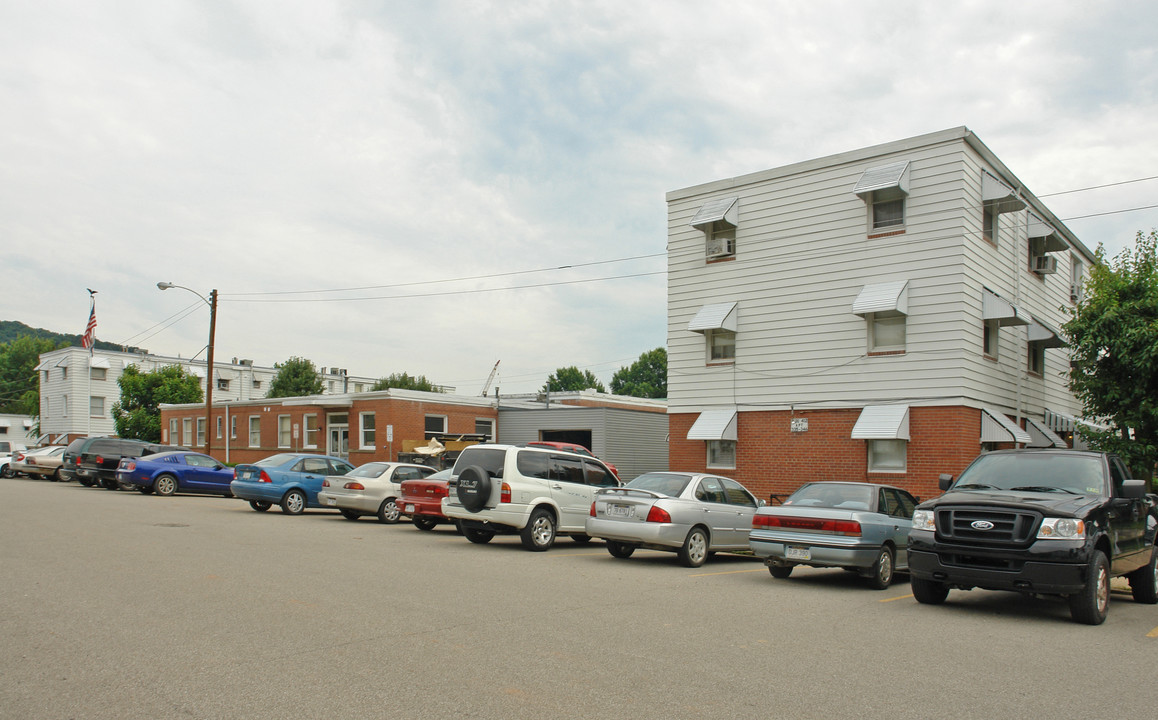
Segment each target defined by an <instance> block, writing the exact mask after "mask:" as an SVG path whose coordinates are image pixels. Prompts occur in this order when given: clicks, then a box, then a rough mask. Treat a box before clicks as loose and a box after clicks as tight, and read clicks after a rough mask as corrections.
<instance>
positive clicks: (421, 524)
mask: <svg viewBox="0 0 1158 720" xmlns="http://www.w3.org/2000/svg"><path fill="white" fill-rule="evenodd" d="M410 522H412V523H414V527H416V528H418V529H419V530H426V531H430V530H433V529H434V528H435V527H436V526H437V525H438V521H437V520H435V519H434V518H428V517H425V516H423V515H415V516H414V517H413V518H411V519H410Z"/></svg>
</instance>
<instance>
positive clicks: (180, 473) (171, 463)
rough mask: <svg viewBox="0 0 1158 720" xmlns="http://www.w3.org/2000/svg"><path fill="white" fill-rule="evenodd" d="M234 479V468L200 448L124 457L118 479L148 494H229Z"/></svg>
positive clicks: (121, 484) (127, 487) (123, 484)
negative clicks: (193, 450) (199, 451)
mask: <svg viewBox="0 0 1158 720" xmlns="http://www.w3.org/2000/svg"><path fill="white" fill-rule="evenodd" d="M232 480H233V470H232V469H231V468H227V467H225V466H224V465H222V464H221V463H219V462H217V461H216V460H214V459H213V458H211V457H209V456H208V455H202V454H201V453H197V452H188V451H176V452H163V453H156V454H154V455H145V456H144V457H139V458H121V462H120V464H119V465H118V466H117V483H118V484H119V485H120V486H121V487H123V488H126V489H130V490H131V489H134V488H135V489H137V490H140V491H141V492H143V493H145V494H146V495H148V494H150V493H154V492H155V493H157V494H158V495H172V494H173V493H177V492H190V493H210V494H213V495H224V496H225V497H230V496H231V495H232V493H231V492H230V490H229V483H230V481H232Z"/></svg>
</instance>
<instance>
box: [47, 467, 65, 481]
mask: <svg viewBox="0 0 1158 720" xmlns="http://www.w3.org/2000/svg"><path fill="white" fill-rule="evenodd" d="M48 479H49V481H50V482H61V481H62V480H64V476H63V475H61V474H60V468H57V469H55V470H53V471H52V474H51V475H49V476H48Z"/></svg>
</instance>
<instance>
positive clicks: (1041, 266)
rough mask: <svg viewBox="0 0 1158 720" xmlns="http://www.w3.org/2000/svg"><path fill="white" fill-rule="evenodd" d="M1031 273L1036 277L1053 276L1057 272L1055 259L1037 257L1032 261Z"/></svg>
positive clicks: (1051, 257)
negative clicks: (1035, 274) (1036, 275)
mask: <svg viewBox="0 0 1158 720" xmlns="http://www.w3.org/2000/svg"><path fill="white" fill-rule="evenodd" d="M1033 271H1034V272H1035V273H1037V274H1038V275H1053V274H1054V273H1056V272H1057V258H1055V257H1053V256H1051V255H1038V256H1037V257H1035V258H1034V259H1033Z"/></svg>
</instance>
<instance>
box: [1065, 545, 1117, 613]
mask: <svg viewBox="0 0 1158 720" xmlns="http://www.w3.org/2000/svg"><path fill="white" fill-rule="evenodd" d="M1069 601H1070V617H1071V618H1073V620H1074V622H1079V623H1082V624H1083V625H1101V624H1102V623H1103V622H1105V621H1106V614H1107V613H1108V612H1109V610H1110V563H1109V562H1108V561H1107V560H1106V555H1105V554H1104V553H1103V552H1102V551H1101V550H1095V551H1094V555H1093V557H1091V558H1090V564H1089V565H1088V567H1087V570H1086V586H1085V587H1084V588H1082V589H1081V591H1079V592H1076V593H1074V594H1073V595H1070V598H1069Z"/></svg>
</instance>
